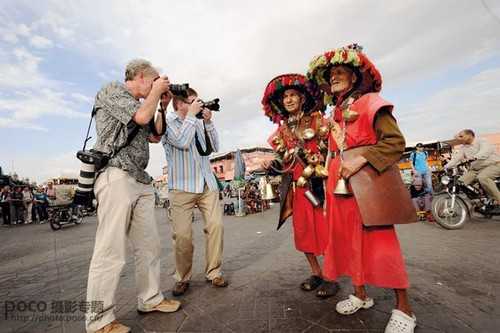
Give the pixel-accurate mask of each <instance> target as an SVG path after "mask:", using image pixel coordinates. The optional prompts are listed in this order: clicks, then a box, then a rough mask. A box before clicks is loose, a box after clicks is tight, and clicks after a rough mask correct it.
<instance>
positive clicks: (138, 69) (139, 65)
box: [125, 59, 158, 81]
mask: <svg viewBox="0 0 500 333" xmlns="http://www.w3.org/2000/svg"><path fill="white" fill-rule="evenodd" d="M140 73H143V74H146V75H148V74H149V75H157V74H158V70H157V69H156V68H154V67H153V65H152V64H151V62H149V61H147V60H145V59H133V60H131V61H129V63H128V64H127V67H125V81H132V80H133V79H134V78H135V77H136V76H137V75H138V74H140Z"/></svg>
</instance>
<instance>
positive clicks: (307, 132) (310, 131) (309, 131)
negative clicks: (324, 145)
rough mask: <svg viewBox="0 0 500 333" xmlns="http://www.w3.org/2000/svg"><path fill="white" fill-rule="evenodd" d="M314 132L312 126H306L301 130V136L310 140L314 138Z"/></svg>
mask: <svg viewBox="0 0 500 333" xmlns="http://www.w3.org/2000/svg"><path fill="white" fill-rule="evenodd" d="M315 135H316V133H315V132H314V130H313V129H312V128H306V129H305V130H304V132H302V136H303V137H304V140H311V139H313V138H314V136H315Z"/></svg>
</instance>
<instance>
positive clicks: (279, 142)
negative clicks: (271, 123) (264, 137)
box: [272, 136, 283, 146]
mask: <svg viewBox="0 0 500 333" xmlns="http://www.w3.org/2000/svg"><path fill="white" fill-rule="evenodd" d="M272 143H273V145H275V146H278V145H280V144H281V143H283V139H281V138H280V137H279V136H274V137H273V139H272Z"/></svg>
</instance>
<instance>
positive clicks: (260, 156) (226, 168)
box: [210, 147, 275, 181]
mask: <svg viewBox="0 0 500 333" xmlns="http://www.w3.org/2000/svg"><path fill="white" fill-rule="evenodd" d="M240 151H241V154H242V156H243V160H244V161H245V166H246V175H251V174H255V173H264V172H265V171H264V170H263V169H262V168H261V165H262V162H264V161H272V160H274V158H275V156H274V152H273V150H272V149H271V148H267V147H251V148H245V149H240ZM235 153H236V151H230V152H225V153H219V154H215V155H214V156H212V157H210V164H211V165H212V169H213V171H214V173H215V175H216V176H217V178H218V179H219V180H223V181H224V180H226V181H229V180H233V178H234V156H235Z"/></svg>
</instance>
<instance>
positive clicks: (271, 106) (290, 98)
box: [262, 74, 338, 297]
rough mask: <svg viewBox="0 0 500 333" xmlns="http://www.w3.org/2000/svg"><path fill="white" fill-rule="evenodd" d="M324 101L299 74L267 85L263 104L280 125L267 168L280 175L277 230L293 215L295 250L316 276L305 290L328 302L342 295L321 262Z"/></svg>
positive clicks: (325, 143) (272, 140) (273, 137)
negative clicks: (335, 295) (324, 276)
mask: <svg viewBox="0 0 500 333" xmlns="http://www.w3.org/2000/svg"><path fill="white" fill-rule="evenodd" d="M320 97H321V95H320V93H319V89H318V88H317V87H316V86H315V85H314V84H313V83H312V82H309V81H307V79H306V77H305V76H304V75H301V74H285V75H280V76H278V77H276V78H274V79H273V80H271V82H269V84H268V85H267V87H266V90H265V92H264V97H263V98H262V105H263V107H264V112H265V114H266V116H268V117H269V119H270V120H271V121H272V122H274V123H276V124H278V129H277V130H276V131H275V132H274V133H273V134H272V135H271V136H270V138H269V143H270V144H271V146H272V147H273V149H274V150H275V152H276V154H277V159H276V160H275V161H273V162H272V163H264V167H265V168H266V169H268V170H270V171H271V172H272V171H273V170H274V171H275V172H278V173H281V174H282V184H281V187H280V197H281V209H280V217H279V223H278V229H279V227H280V226H281V225H282V224H283V223H284V222H285V220H286V219H287V218H288V217H289V216H290V215H291V216H292V220H293V231H294V239H295V247H296V249H297V250H298V251H301V252H304V254H305V255H306V258H307V261H308V262H309V265H310V267H311V271H312V275H311V276H310V277H309V278H307V279H306V280H305V281H304V282H302V284H301V288H302V289H303V290H306V291H312V290H315V289H317V288H318V287H319V289H318V290H317V292H316V295H317V296H318V297H329V296H333V295H334V294H335V293H336V292H337V291H338V284H337V283H330V282H328V281H325V280H324V279H323V273H322V270H321V266H320V264H319V262H318V259H317V257H318V256H321V255H323V254H324V250H325V247H326V245H327V242H328V226H327V221H326V211H325V210H324V209H323V207H324V205H323V203H324V199H325V191H324V180H325V178H326V177H327V175H328V173H327V170H326V168H325V161H326V155H327V151H328V133H329V130H328V126H326V120H325V119H324V117H323V113H322V112H321V110H320V105H319V103H318V102H319V100H320Z"/></svg>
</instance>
